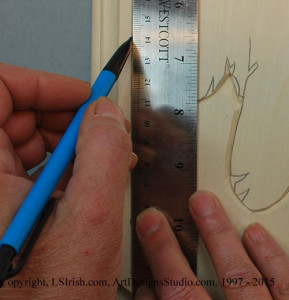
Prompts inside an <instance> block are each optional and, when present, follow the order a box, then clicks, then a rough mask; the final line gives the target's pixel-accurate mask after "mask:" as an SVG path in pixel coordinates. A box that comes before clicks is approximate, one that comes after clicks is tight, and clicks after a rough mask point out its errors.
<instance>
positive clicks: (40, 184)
mask: <svg viewBox="0 0 289 300" xmlns="http://www.w3.org/2000/svg"><path fill="white" fill-rule="evenodd" d="M131 44H132V39H131V38H130V39H129V40H127V41H126V42H125V43H124V44H122V45H121V46H120V47H119V48H118V50H117V51H116V52H115V53H114V55H113V56H112V57H111V59H110V60H109V62H108V63H107V65H106V66H105V67H104V69H103V70H102V71H101V72H100V74H99V76H98V77H97V79H96V81H95V83H94V84H93V86H92V88H91V96H90V97H89V98H88V99H87V101H86V102H85V103H84V104H83V105H82V106H81V107H80V108H79V110H78V111H77V113H76V115H75V117H74V118H73V120H72V122H71V123H70V125H69V127H68V128H67V130H66V131H65V133H64V135H63V137H62V139H61V140H60V142H59V143H58V145H57V147H56V149H55V150H54V152H53V153H52V155H51V157H50V159H49V160H48V162H47V164H46V166H45V167H44V169H43V171H42V172H41V174H40V176H39V177H38V179H37V181H36V182H35V184H34V185H33V187H32V189H31V190H30V192H29V194H28V195H27V197H26V198H25V200H24V202H23V204H22V205H21V207H20V208H19V210H18V212H17V214H16V215H15V217H14V219H13V220H12V222H11V224H10V225H9V227H8V229H7V230H6V232H5V234H4V236H3V237H2V239H1V241H0V246H1V248H0V280H1V279H2V280H3V279H5V278H6V277H5V276H6V273H7V272H8V271H9V269H10V268H11V260H12V259H13V257H14V256H15V255H17V254H18V253H19V251H20V250H21V248H22V247H23V245H24V243H25V241H26V240H27V238H28V236H29V234H30V232H31V230H32V229H33V227H34V225H35V223H36V222H37V220H38V218H39V216H40V214H41V212H42V210H43V208H44V207H45V205H46V203H47V202H48V200H49V199H50V197H51V194H52V193H53V191H54V189H55V187H56V185H57V183H58V182H59V180H60V178H61V176H62V175H63V173H64V171H65V169H66V167H67V166H68V164H69V163H70V161H71V159H72V158H73V156H74V154H75V146H76V141H77V135H78V129H79V126H80V123H81V120H82V117H83V114H84V112H85V110H86V108H87V107H88V106H89V104H90V103H92V102H93V101H94V100H96V99H98V98H99V97H101V96H107V95H108V93H109V92H110V90H111V88H112V87H113V85H114V83H115V82H116V80H117V78H118V76H119V74H120V72H121V70H122V68H123V66H124V64H125V62H126V59H127V57H128V56H129V53H130V50H131Z"/></svg>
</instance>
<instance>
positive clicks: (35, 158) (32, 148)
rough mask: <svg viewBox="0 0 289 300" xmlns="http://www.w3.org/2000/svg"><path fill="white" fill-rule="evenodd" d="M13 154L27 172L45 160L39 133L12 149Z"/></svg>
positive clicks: (44, 151)
mask: <svg viewBox="0 0 289 300" xmlns="http://www.w3.org/2000/svg"><path fill="white" fill-rule="evenodd" d="M14 150H15V153H16V154H17V156H18V157H19V158H20V159H21V161H22V164H23V166H24V168H25V169H26V170H29V169H31V168H33V167H35V166H36V165H38V164H39V163H41V162H42V161H43V160H44V159H45V158H46V149H45V145H44V142H43V138H42V136H41V134H40V132H39V131H35V132H34V134H33V136H32V137H31V138H30V139H29V140H28V141H27V142H25V143H23V144H21V145H19V146H16V147H14Z"/></svg>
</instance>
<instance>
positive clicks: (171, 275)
mask: <svg viewBox="0 0 289 300" xmlns="http://www.w3.org/2000/svg"><path fill="white" fill-rule="evenodd" d="M136 231H137V235H138V239H139V241H140V244H141V247H142V249H143V252H144V255H145V257H146V260H147V262H148V264H149V267H150V269H151V271H152V274H153V277H154V280H156V281H158V282H159V283H161V282H162V283H163V285H161V284H160V285H157V286H156V292H157V295H158V297H159V299H195V298H194V297H196V299H210V297H209V296H208V295H207V293H206V292H205V290H204V289H203V287H200V286H194V285H195V284H196V280H197V279H196V277H195V275H194V274H193V272H192V270H191V268H190V266H189V264H188V262H187V260H186V259H185V257H184V255H183V253H182V251H181V248H180V246H179V243H178V242H177V239H176V237H175V236H174V234H173V232H172V229H171V227H170V225H169V223H168V221H167V219H166V217H165V216H164V215H163V214H162V213H161V212H160V211H158V210H156V209H155V208H149V209H147V210H145V211H143V212H142V213H141V214H140V215H139V216H138V217H137V222H136ZM182 278H186V282H190V283H192V284H183V285H181V284H180V285H178V284H177V283H174V282H178V281H181V280H182ZM166 279H167V281H165V280H166ZM170 280H171V281H170ZM170 282H171V283H170ZM165 283H167V284H165Z"/></svg>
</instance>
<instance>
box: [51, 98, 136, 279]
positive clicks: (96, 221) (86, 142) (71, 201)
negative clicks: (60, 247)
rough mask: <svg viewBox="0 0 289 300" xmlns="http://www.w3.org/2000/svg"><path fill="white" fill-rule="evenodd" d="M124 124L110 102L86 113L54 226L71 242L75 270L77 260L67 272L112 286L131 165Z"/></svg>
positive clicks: (100, 102) (117, 267) (101, 101)
mask: <svg viewBox="0 0 289 300" xmlns="http://www.w3.org/2000/svg"><path fill="white" fill-rule="evenodd" d="M126 123H127V122H126V120H125V118H124V116H123V114H122V112H121V111H120V109H119V108H118V107H117V106H116V105H115V104H113V102H111V101H110V100H107V99H105V98H101V99H99V100H97V101H96V102H94V103H93V104H91V105H90V106H89V107H88V109H87V110H86V112H85V115H84V117H83V120H82V123H81V126H80V129H79V136H78V142H77V146H76V158H75V162H74V168H73V175H72V177H71V179H70V180H69V183H68V185H67V188H66V192H65V196H64V199H63V200H62V201H60V202H59V204H58V207H57V216H56V220H55V221H56V222H60V224H59V225H58V228H62V229H63V228H64V227H65V229H64V230H66V231H67V232H66V233H64V234H63V235H64V236H65V237H67V241H66V242H67V243H73V242H74V249H73V250H74V251H73V252H74V255H75V256H77V257H79V255H80V257H82V258H83V261H81V262H80V265H78V264H77V261H80V260H79V259H77V260H76V261H75V260H74V259H73V257H71V258H72V260H74V262H75V263H74V264H73V265H72V266H71V268H75V269H74V270H76V271H77V272H78V273H79V268H80V269H82V270H85V272H86V273H90V274H89V275H93V274H94V275H96V274H102V275H103V277H104V276H105V277H110V278H111V279H112V280H114V279H115V278H116V277H117V276H118V275H119V272H120V257H121V242H122V216H123V200H124V194H125V189H126V185H127V180H128V174H129V170H130V166H131V162H132V160H133V159H134V156H133V155H132V145H131V141H130V137H129V134H128V129H127V125H126ZM72 229H73V230H72ZM77 268H78V269H77ZM104 272H105V273H104ZM108 280H109V278H108Z"/></svg>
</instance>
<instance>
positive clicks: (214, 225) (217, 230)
mask: <svg viewBox="0 0 289 300" xmlns="http://www.w3.org/2000/svg"><path fill="white" fill-rule="evenodd" d="M207 225H208V226H207V234H208V235H213V236H216V235H225V234H229V233H232V228H231V227H230V226H229V224H228V222H226V221H225V220H214V219H213V220H212V221H211V222H210V221H208V222H207Z"/></svg>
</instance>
